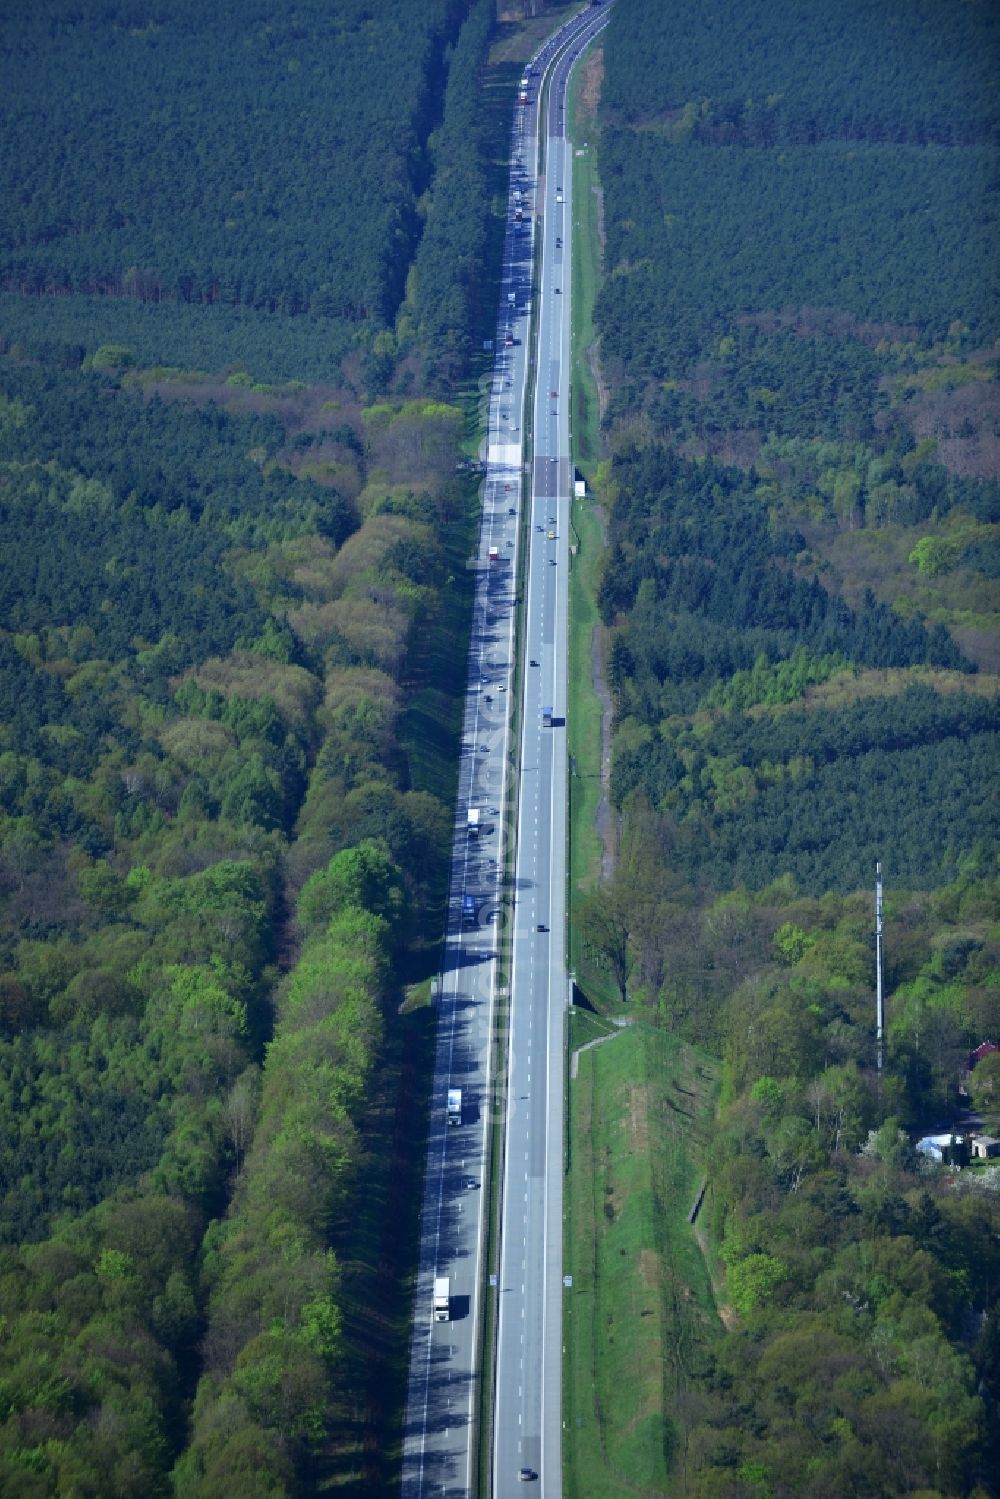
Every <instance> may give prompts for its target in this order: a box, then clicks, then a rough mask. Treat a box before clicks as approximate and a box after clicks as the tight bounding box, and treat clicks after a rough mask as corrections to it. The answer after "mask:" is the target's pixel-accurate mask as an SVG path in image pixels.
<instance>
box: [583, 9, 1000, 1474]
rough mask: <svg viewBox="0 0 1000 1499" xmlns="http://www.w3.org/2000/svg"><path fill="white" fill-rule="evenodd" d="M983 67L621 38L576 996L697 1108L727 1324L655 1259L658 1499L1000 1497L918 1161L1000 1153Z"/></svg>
mask: <svg viewBox="0 0 1000 1499" xmlns="http://www.w3.org/2000/svg"><path fill="white" fill-rule="evenodd" d="M997 43H998V37H997V17H996V14H995V12H994V11H993V10H992V8H990V7H988V6H985V5H981V4H976V3H973V4H970V5H967V6H961V7H959V6H954V7H945V8H942V7H940V6H937V5H933V4H930V3H927V4H924V3H922V0H917V3H916V4H913V5H907V6H905V7H904V6H901V5H896V4H892V3H889V4H887V5H885V6H878V7H872V6H866V5H862V4H860V3H857V0H835V3H833V4H831V5H828V6H823V7H814V6H808V5H805V4H802V3H798V0H776V3H774V4H771V5H768V6H766V7H763V8H760V7H758V8H757V9H753V10H747V9H746V8H745V7H743V8H741V7H739V6H736V5H734V4H731V3H727V0H710V3H708V4H699V5H694V4H688V3H686V0H681V3H680V4H679V5H677V6H672V7H670V8H669V10H666V9H664V8H663V7H662V6H658V5H656V4H654V3H651V0H618V3H617V4H616V6H615V8H614V11H613V13H612V18H611V22H610V25H609V27H608V31H607V33H606V40H605V45H604V52H603V62H604V72H603V92H602V99H601V106H600V117H599V121H598V122H594V123H592V124H591V125H590V127H589V129H592V130H593V131H594V134H595V135H598V136H599V142H598V152H599V164H600V176H601V183H602V187H603V192H604V218H603V222H604V225H605V232H606V238H605V242H604V274H603V280H602V283H601V286H600V289H599V291H598V296H597V306H596V313H595V324H596V329H597V332H598V334H599V343H598V351H599V357H600V362H601V368H602V373H603V376H604V379H605V382H606V387H607V395H606V400H605V402H604V406H603V436H604V444H605V456H604V458H603V460H602V461H601V462H600V463H599V464H598V465H597V466H596V468H595V471H594V474H593V476H592V478H593V487H594V490H595V493H596V495H597V498H598V501H599V503H600V504H601V506H602V509H603V512H604V520H605V526H606V545H605V548H604V551H603V555H602V559H601V563H600V567H599V569H598V577H597V598H596V603H597V606H598V609H599V614H600V619H601V626H600V629H601V634H602V641H603V660H604V670H605V677H606V683H607V688H608V692H609V695H610V699H611V704H612V712H613V718H612V734H611V764H610V774H609V777H608V782H607V792H608V797H609V802H610V808H611V811H612V814H613V817H614V840H613V853H614V858H613V871H612V872H611V873H610V874H609V875H606V877H605V878H604V880H603V881H602V882H601V883H600V884H599V885H596V886H595V887H594V888H593V889H592V890H591V891H590V893H589V894H586V895H585V896H583V897H582V898H581V905H580V912H579V917H580V936H581V953H582V955H583V965H582V969H581V973H580V975H579V977H578V983H579V984H580V985H581V988H582V990H583V992H584V994H586V995H590V996H592V997H593V998H594V1002H595V1003H597V1004H598V1005H599V1007H603V1008H605V1009H608V1008H611V1009H612V1011H614V1010H620V1007H621V1006H622V1005H623V1004H624V1005H626V1006H627V1007H628V1010H629V1011H630V1012H631V1015H632V1017H633V1019H634V1022H635V1028H636V1031H635V1033H636V1039H637V1040H638V1039H639V1038H640V1037H641V1036H642V1035H644V1034H649V1035H650V1037H651V1040H650V1043H649V1048H648V1055H649V1057H650V1058H652V1057H653V1056H658V1055H662V1054H663V1053H662V1052H661V1051H658V1050H657V1048H656V1045H655V1044H654V1042H655V1037H656V1033H657V1032H663V1031H666V1032H669V1033H670V1035H671V1037H672V1038H677V1039H678V1040H681V1041H683V1042H685V1043H689V1044H690V1045H693V1046H697V1047H700V1048H704V1049H706V1050H707V1051H708V1053H709V1054H711V1055H712V1056H713V1057H715V1058H717V1059H719V1065H720V1066H721V1079H722V1082H721V1093H720V1097H719V1108H718V1114H717V1117H716V1118H715V1120H714V1123H713V1126H712V1129H711V1136H710V1139H708V1141H707V1143H705V1145H704V1147H703V1149H702V1154H701V1166H702V1169H703V1171H704V1174H705V1179H706V1182H707V1190H706V1195H705V1201H704V1207H703V1209H702V1217H701V1227H700V1229H699V1237H698V1242H699V1244H700V1245H701V1250H702V1253H703V1257H704V1264H705V1266H706V1267H707V1274H708V1276H709V1277H710V1279H711V1282H712V1286H713V1288H714V1307H715V1310H714V1313H713V1317H712V1318H708V1319H706V1321H705V1322H704V1324H703V1325H702V1326H701V1328H700V1330H699V1331H698V1333H697V1335H692V1336H690V1337H689V1338H688V1339H687V1340H686V1341H684V1340H682V1335H681V1333H680V1332H679V1331H678V1328H679V1327H683V1326H684V1325H685V1323H684V1315H683V1314H681V1313H678V1306H679V1305H683V1304H684V1302H685V1301H689V1300H690V1299H691V1297H692V1294H697V1293H693V1292H692V1290H691V1288H690V1286H687V1285H684V1284H682V1279H683V1277H680V1278H679V1273H678V1271H677V1269H676V1267H675V1264H672V1251H671V1244H672V1241H671V1240H670V1239H669V1237H665V1238H664V1240H663V1242H662V1243H654V1244H651V1245H650V1251H649V1252H650V1253H651V1254H654V1255H656V1256H657V1257H658V1267H659V1268H658V1269H654V1268H651V1266H652V1262H650V1263H649V1264H647V1266H646V1270H645V1279H644V1282H643V1284H644V1286H645V1287H649V1286H650V1285H654V1284H659V1285H660V1287H661V1292H660V1294H661V1299H662V1306H661V1308H660V1315H661V1316H662V1319H663V1325H664V1326H665V1327H667V1328H668V1329H672V1330H673V1333H672V1335H673V1336H674V1337H675V1338H676V1339H677V1344H676V1347H675V1346H674V1345H673V1344H672V1345H671V1347H670V1349H669V1350H667V1351H666V1353H665V1358H666V1363H667V1366H668V1369H669V1370H672V1371H673V1373H672V1374H669V1373H668V1374H667V1376H666V1381H665V1384H666V1390H665V1397H664V1423H665V1424H664V1429H665V1431H666V1438H665V1450H664V1453H663V1460H664V1461H665V1463H666V1467H667V1470H668V1471H669V1474H670V1487H669V1492H670V1493H676V1494H677V1495H679V1496H680V1495H685V1496H695V1499H709V1496H711V1499H721V1496H723V1495H725V1496H726V1499H732V1496H737V1499H744V1496H745V1499H751V1496H762V1495H765V1494H767V1495H771V1496H775V1499H777V1496H792V1495H809V1496H817V1495H818V1496H827V1495H828V1496H830V1499H834V1496H838V1499H839V1496H841V1495H844V1494H859V1495H866V1494H872V1495H874V1494H878V1495H888V1494H908V1493H915V1492H920V1493H923V1494H927V1495H928V1496H931V1495H934V1496H939V1499H945V1496H947V1499H952V1496H954V1499H958V1496H969V1499H971V1496H975V1499H986V1496H988V1495H994V1494H996V1492H997V1489H996V1473H997V1470H998V1466H1000V1461H998V1452H997V1445H996V1435H995V1433H996V1429H997V1427H996V1416H997V1401H998V1399H1000V1357H998V1350H1000V1308H998V1304H997V1297H996V1280H995V1275H996V1270H997V1262H996V1244H997V1242H998V1239H997V1232H998V1228H1000V1205H998V1204H1000V1199H998V1196H997V1172H996V1168H995V1165H986V1166H985V1167H980V1168H969V1169H965V1170H961V1171H955V1170H954V1169H952V1170H949V1169H948V1168H947V1167H940V1166H934V1165H933V1164H931V1163H930V1162H929V1161H928V1160H927V1159H926V1157H924V1156H921V1155H920V1154H918V1153H917V1152H916V1151H915V1149H914V1145H915V1142H916V1140H917V1138H918V1137H919V1136H920V1135H921V1134H923V1133H926V1132H927V1131H928V1130H932V1129H935V1128H936V1129H942V1128H948V1127H949V1126H950V1125H951V1124H952V1122H953V1121H955V1120H957V1119H958V1117H959V1110H960V1108H961V1107H962V1106H963V1105H966V1104H969V1103H971V1104H972V1105H973V1106H974V1108H975V1109H976V1110H978V1111H979V1117H980V1119H981V1121H982V1123H981V1126H980V1127H981V1128H984V1129H986V1130H987V1132H989V1131H991V1130H992V1131H995V1130H996V1128H997V1125H998V1123H1000V1116H998V1113H997V1097H998V1091H997V1067H996V1064H995V1062H994V1060H993V1057H992V1055H984V1056H983V1059H982V1060H980V1061H978V1062H976V1059H975V1056H974V1055H973V1053H974V1052H975V1050H976V1048H978V1047H980V1045H981V1043H983V1042H984V1041H987V1040H993V1041H997V1040H1000V988H998V983H997V973H998V962H997V959H998V947H997V930H998V928H997V918H998V909H1000V908H998V900H997V874H998V870H997V864H996V850H997V846H998V832H1000V829H998V826H997V821H996V798H995V784H996V767H997V763H998V749H1000V744H998V727H1000V720H998V708H997V702H998V691H997V687H998V684H997V671H998V669H1000V650H998V644H997V642H998V626H1000V617H998V616H1000V610H998V599H997V592H996V577H997V567H998V551H997V546H998V531H997V527H998V523H1000V489H998V481H1000V471H998V467H997V462H996V431H997V422H998V420H1000V406H998V402H997V395H996V390H997V379H998V366H997V358H996V350H997V343H996V340H997V337H998V334H1000V296H998V290H1000V288H998V284H997V280H996V253H995V250H996V242H997V212H998V206H997V205H998V197H997V176H996V168H997V161H998V154H997V153H998V144H1000V143H998V138H997V131H998V117H997V102H996V101H997V93H996V89H995V86H994V79H995V60H996V55H997ZM592 138H593V137H592ZM876 861H880V862H881V866H882V870H883V875H884V879H885V882H886V883H885V888H886V902H885V925H884V958H885V991H886V1009H887V1028H886V1036H885V1065H884V1068H883V1069H882V1071H881V1072H879V1071H878V1070H877V1069H876V1065H875V1064H876V1052H875V1036H874V982H875V975H874V950H873V922H874V913H873V884H874V878H875V866H876ZM972 1063H975V1066H974V1067H973V1066H972ZM672 1107H673V1105H672ZM676 1107H677V1108H678V1109H679V1110H680V1111H681V1112H682V1113H683V1111H684V1108H685V1101H684V1100H683V1099H682V1098H681V1097H680V1096H679V1095H678V1102H677V1104H676ZM658 1128H659V1127H658V1126H656V1127H654V1126H653V1124H652V1123H651V1126H650V1130H651V1134H650V1143H649V1149H650V1150H651V1151H655V1150H657V1149H661V1150H669V1149H670V1148H671V1147H670V1146H669V1139H670V1136H669V1133H668V1132H667V1131H666V1129H665V1128H664V1130H663V1133H662V1136H661V1134H659V1133H658ZM608 1190H611V1189H610V1187H609V1189H608ZM684 1211H685V1212H686V1211H687V1205H685V1209H684ZM610 1216H611V1215H610V1214H609V1217H610ZM685 1232H686V1233H688V1234H690V1230H689V1229H686V1230H685ZM643 1294H644V1295H647V1294H648V1291H647V1290H644V1291H643ZM713 1320H714V1330H713V1328H712V1326H711V1325H710V1323H711V1322H712V1321H713ZM686 1325H687V1326H689V1327H691V1326H693V1325H694V1324H692V1323H688V1324H686ZM636 1419H637V1420H638V1419H639V1413H638V1412H637V1413H636ZM595 1492H596V1490H595Z"/></svg>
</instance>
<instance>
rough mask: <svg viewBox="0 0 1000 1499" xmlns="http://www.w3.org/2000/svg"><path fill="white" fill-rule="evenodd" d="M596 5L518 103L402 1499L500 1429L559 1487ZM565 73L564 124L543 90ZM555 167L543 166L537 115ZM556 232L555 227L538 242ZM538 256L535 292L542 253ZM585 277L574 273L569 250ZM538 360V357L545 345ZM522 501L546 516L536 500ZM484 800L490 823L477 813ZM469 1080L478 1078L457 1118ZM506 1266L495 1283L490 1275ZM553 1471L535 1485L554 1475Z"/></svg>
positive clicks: (599, 13)
mask: <svg viewBox="0 0 1000 1499" xmlns="http://www.w3.org/2000/svg"><path fill="white" fill-rule="evenodd" d="M606 19H607V12H606V8H605V7H601V8H600V9H589V8H588V9H587V10H584V11H582V12H580V13H579V14H578V15H577V16H576V17H574V18H573V19H572V20H570V21H569V22H567V23H565V25H564V26H563V27H562V28H561V29H560V30H559V31H558V32H556V33H555V34H554V35H553V36H552V37H550V38H549V40H548V41H547V42H546V44H545V45H544V47H543V48H542V49H540V51H539V52H538V53H537V54H536V56H535V57H534V58H533V59H532V61H531V64H530V65H529V69H528V70H527V71H528V88H527V94H528V100H527V102H526V103H525V104H523V105H519V106H518V107H517V108H516V110H515V117H514V122H513V127H512V136H511V161H512V167H511V179H510V189H509V199H508V224H507V232H506V238H505V245H504V284H503V289H502V300H501V305H500V311H499V315H498V320H497V333H496V340H495V343H496V358H495V363H494V368H493V374H492V384H491V392H490V400H489V414H488V426H489V431H488V435H487V441H486V444H485V457H486V477H485V481H484V485H483V508H482V519H481V525H480V533H479V540H478V547H477V554H476V558H475V562H474V566H475V569H476V596H475V605H474V608H475V615H474V620H473V629H472V638H471V643H470V652H469V678H468V693H467V698H466V712H465V724H464V734H463V754H462V766H461V773H460V782H459V797H458V806H457V809H456V820H455V839H454V849H453V859H452V875H451V896H450V903H449V904H450V912H449V927H448V932H447V937H446V942H445V952H444V958H443V963H442V971H441V976H440V980H439V985H438V992H437V996H436V1004H437V1009H438V1026H437V1049H436V1056H435V1080H434V1090H433V1097H432V1109H431V1118H430V1122H429V1135H428V1149H427V1163H426V1173H425V1184H424V1202H423V1208H422V1214H421V1227H420V1261H419V1266H418V1272H417V1279H416V1294H415V1307H414V1320H413V1332H412V1338H411V1349H410V1371H409V1384H408V1392H407V1410H406V1417H405V1426H404V1448H403V1463H402V1493H403V1496H404V1499H424V1496H430V1495H434V1496H444V1495H448V1496H459V1495H461V1496H465V1499H472V1496H473V1495H475V1494H477V1493H478V1491H479V1489H478V1469H477V1455H478V1443H479V1439H480V1436H483V1437H485V1438H486V1439H487V1441H488V1442H489V1450H490V1451H491V1452H492V1464H491V1485H492V1492H493V1494H494V1495H495V1496H497V1499H500V1496H505V1495H510V1494H514V1493H521V1494H523V1493H524V1492H525V1490H524V1488H523V1486H522V1483H521V1481H520V1479H519V1472H520V1470H521V1469H526V1470H527V1471H528V1473H530V1475H531V1480H530V1481H532V1483H533V1491H534V1492H536V1493H538V1492H541V1493H542V1494H545V1495H548V1496H550V1499H557V1496H559V1495H561V1427H562V1415H561V1361H562V1296H563V1294H564V1291H563V1285H562V1166H563V1140H562V1108H563V1052H564V1040H563V1027H564V1023H565V1009H566V1002H567V976H566V969H565V951H566V934H565V846H566V744H565V715H566V652H567V629H566V616H567V603H568V565H569V539H568V526H569V497H570V488H571V482H572V468H571V463H570V456H569V455H570V441H569V365H570V307H569V303H570V276H569V265H570V259H569V257H570V233H571V223H572V219H571V213H572V203H571V194H572V180H571V179H572V171H571V167H572V163H571V160H570V159H569V154H568V151H567V148H566V143H565V139H564V135H563V120H564V117H565V91H566V87H567V82H568V77H569V73H570V71H571V68H572V64H573V63H574V62H575V60H576V59H577V57H578V56H579V55H580V53H581V52H582V51H583V50H584V49H585V48H586V46H587V45H588V44H589V42H590V41H591V40H592V38H593V36H594V35H595V34H596V32H597V31H599V30H600V29H601V28H602V27H603V26H604V25H605V24H606ZM546 77H547V78H548V79H549V80H550V88H549V92H548V95H547V106H546V113H545V119H544V122H540V120H539V113H538V96H539V91H540V87H539V86H540V83H541V81H542V80H543V78H546ZM540 123H541V125H542V131H543V137H544V139H543V142H542V144H544V175H543V174H541V173H540V171H539V166H540V162H539V154H540V153H539V145H540V141H539V126H540ZM539 239H540V244H539ZM536 260H537V264H538V272H539V281H538V296H537V305H533V302H532V269H533V263H534V262H535V261H536ZM564 266H565V269H566V276H565V280H566V284H565V286H564V285H563V268H564ZM536 327H537V336H535V338H534V348H535V350H536V351H537V367H536V368H535V369H534V370H533V369H531V368H529V357H530V355H531V352H532V347H533V342H532V340H533V336H534V335H535V332H536ZM532 390H533V406H532V417H533V420H532V433H533V447H534V451H533V462H532V472H531V475H530V483H529V484H528V485H527V486H525V485H524V483H523V480H524V472H523V467H524V446H523V439H524V414H525V411H526V409H527V402H528V398H529V393H530V392H532ZM522 510H526V514H523V515H522ZM522 542H524V543H526V545H527V555H526V558H525V572H526V581H525V598H524V625H525V630H524V646H523V649H524V651H525V654H526V661H525V666H524V672H523V683H524V687H523V700H522V703H521V705H520V706H521V710H522V711H521V714H520V725H521V742H520V779H519V785H518V787H517V794H516V805H515V807H514V809H513V812H514V817H515V819H516V827H517V852H516V865H515V869H514V878H513V886H512V888H511V887H504V886H503V885H502V883H501V871H502V869H503V864H504V858H505V850H504V847H503V845H502V842H501V840H502V837H503V833H504V829H505V828H506V827H507V825H508V822H509V820H510V815H511V810H512V809H511V808H509V806H508V804H507V800H506V798H507V790H508V779H509V778H508V768H509V765H510V763H511V760H512V756H513V749H514V746H513V742H512V728H511V717H512V708H513V705H512V703H511V702H510V698H511V696H512V693H511V691H510V688H511V687H512V685H513V682H514V680H515V679H514V676H513V664H514V650H515V602H516V601H515V597H514V586H515V580H516V578H517V569H518V561H519V558H518V553H519V549H520V547H521V545H522ZM470 811H472V812H473V813H474V814H475V813H478V830H477V832H476V834H475V836H473V835H472V832H471V830H470V826H469V821H470V819H469V813H470ZM504 913H505V914H506V925H507V930H508V931H509V932H510V941H511V950H510V958H511V962H510V972H511V994H510V996H509V1028H508V1034H507V1063H506V1096H505V1107H504V1118H503V1124H504V1131H503V1133H504V1149H503V1167H502V1173H501V1177H502V1180H501V1198H500V1200H501V1222H500V1259H499V1271H498V1274H497V1273H494V1274H493V1275H492V1277H491V1273H490V1272H491V1269H492V1267H491V1266H488V1265H487V1264H486V1263H485V1258H484V1254H485V1245H484V1215H485V1211H486V1207H487V1203H486V1200H485V1199H486V1196H487V1193H486V1190H485V1188H486V1187H487V1186H488V1185H489V1183H488V1181H487V1169H486V1151H487V1143H488V1137H489V1126H490V1119H489V1117H488V1116H489V1111H490V1100H491V1099H492V1098H493V1097H494V1095H495V1092H496V1082H497V1080H496V1079H494V1078H493V1077H491V1075H490V1065H491V1063H490V1059H491V1055H492V1048H491V1039H492V1037H493V1035H494V1033H495V1027H496V1025H497V1014H498V1012H499V1010H498V1007H499V1004H500V1002H501V1001H502V1000H503V999H504V998H508V997H507V996H503V995H500V994H498V992H497V981H498V980H497V975H498V946H497V944H498V941H499V928H500V921H501V916H502V914H504ZM449 1087H452V1088H454V1087H460V1088H461V1089H462V1095H463V1107H462V1120H461V1123H460V1124H459V1125H449V1124H448V1123H447V1121H446V1115H445V1103H446V1097H447V1091H448V1089H449ZM436 1276H447V1277H448V1278H449V1290H450V1308H449V1310H450V1315H449V1318H448V1320H447V1321H435V1320H433V1318H432V1300H433V1281H434V1278H435V1277H436ZM491 1279H492V1281H493V1284H491V1283H490V1282H491ZM487 1296H490V1297H493V1298H495V1302H496V1311H497V1345H496V1362H495V1375H496V1379H495V1406H494V1411H493V1423H492V1431H491V1432H486V1433H479V1432H478V1430H477V1424H476V1417H477V1413H478V1403H479V1395H480V1384H481V1375H482V1371H481V1370H480V1368H479V1366H478V1359H479V1354H480V1342H481V1339H480V1331H481V1320H482V1315H483V1311H484V1304H485V1300H484V1299H485V1298H486V1297H487ZM536 1478H537V1480H538V1481H537V1483H535V1482H534V1480H535V1479H536Z"/></svg>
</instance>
